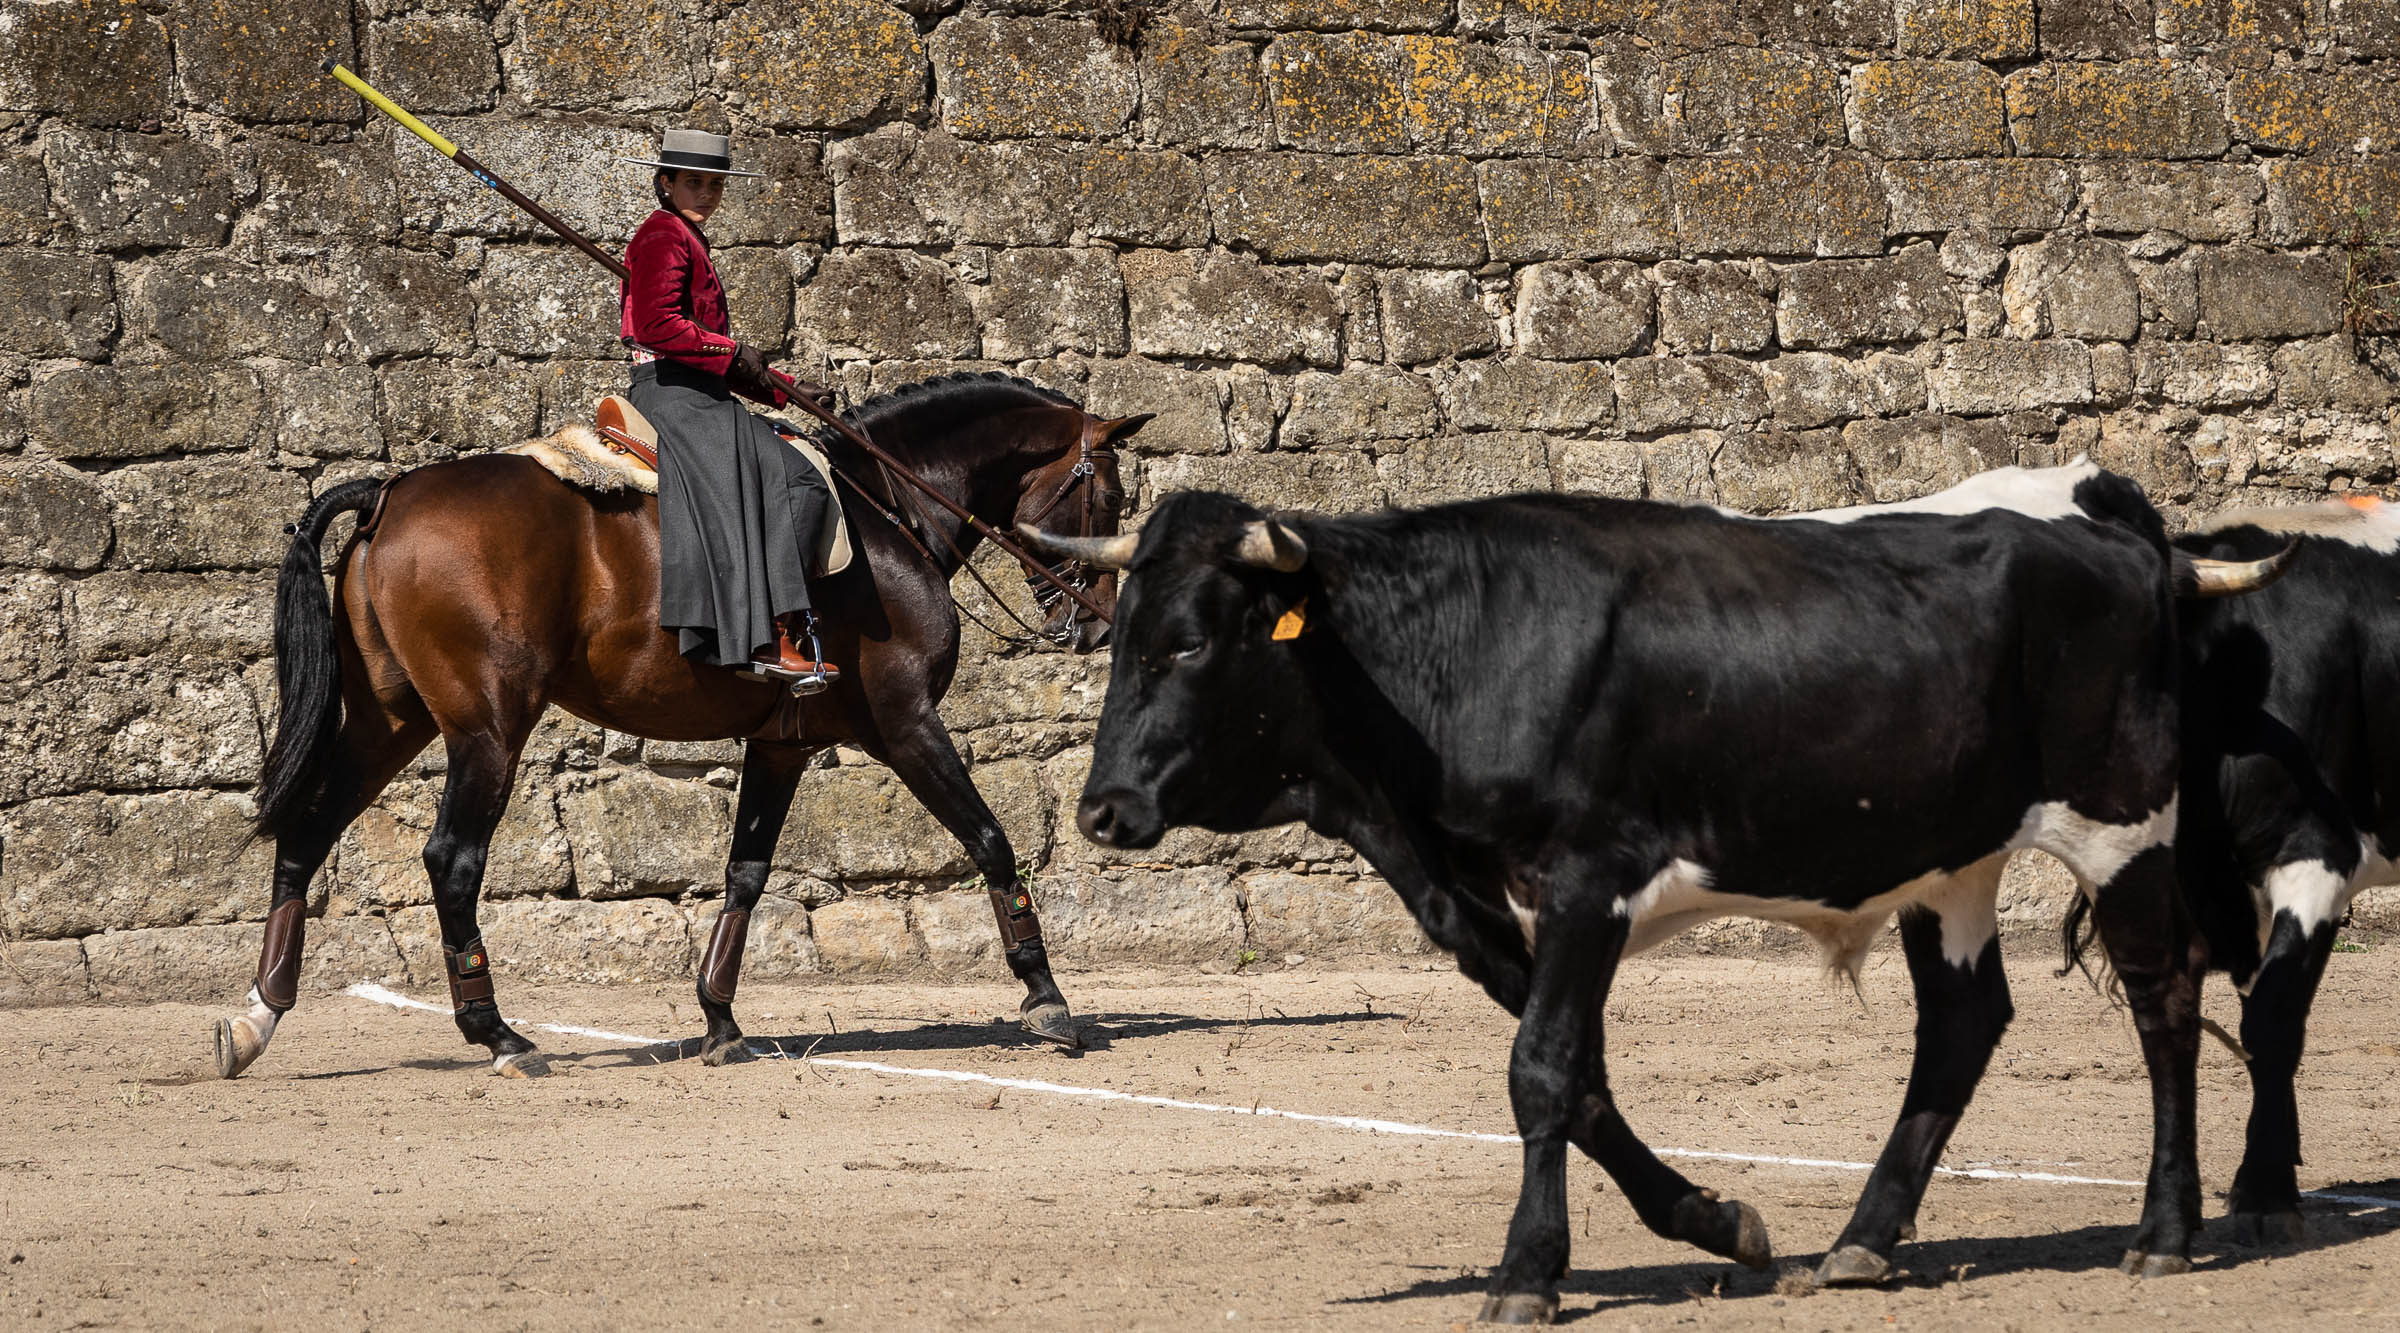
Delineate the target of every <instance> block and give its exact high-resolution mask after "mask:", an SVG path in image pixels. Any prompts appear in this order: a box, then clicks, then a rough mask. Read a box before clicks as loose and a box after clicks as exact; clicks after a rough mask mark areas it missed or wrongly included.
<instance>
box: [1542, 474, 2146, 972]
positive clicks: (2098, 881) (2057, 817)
mask: <svg viewBox="0 0 2400 1333" xmlns="http://www.w3.org/2000/svg"><path fill="white" fill-rule="evenodd" d="M2052 470H2053V471H2057V470H2059V469H2052ZM2175 805H2176V799H2175V798H2174V797H2172V796H2170V797H2168V798H2167V803H2166V804H2165V805H2163V806H2161V807H2160V808H2159V809H2158V810H2157V811H2155V812H2154V813H2152V814H2150V815H2149V816H2147V817H2145V818H2143V819H2140V820H2137V821H2135V822H2134V823H2130V824H2111V823H2109V822H2107V821H2105V820H2098V819H2093V818H2091V817H2089V816H2087V815H2081V814H2077V813H2076V812H2075V811H2073V810H2071V809H2069V808H2068V807H2067V804H2066V802H2064V801H2048V802H2044V803H2043V804H2041V805H2037V806H2035V807H2033V808H2032V809H2030V810H2028V811H2026V812H2025V818H2024V819H2023V820H2022V821H2021V822H2020V823H2019V824H2018V827H2017V832H2016V834H2015V835H2014V836H2013V837H2011V838H2010V839H2009V840H2008V841H2007V842H2006V843H2005V844H2003V845H2001V846H1999V847H1996V848H1994V849H1992V851H1990V852H1989V853H1987V854H1986V855H1984V856H1982V857H1979V858H1977V859H1976V860H1975V861H1973V862H1971V863H1969V864H1968V865H1965V866H1962V867H1960V868H1959V869H1958V870H1956V871H1939V870H1936V871H1930V872H1928V873H1926V874H1923V875H1919V876H1917V877H1916V878H1915V879H1912V880H1909V881H1908V882H1907V883H1905V884H1902V885H1900V886H1898V887H1897V888H1893V889H1890V890H1887V891H1885V892H1883V893H1879V894H1876V895H1875V896H1874V897H1872V898H1869V899H1867V900H1866V901H1865V902H1862V903H1860V904H1859V905H1858V906H1856V907H1852V908H1841V907H1836V906H1833V905H1832V904H1830V903H1824V902H1819V901H1816V900H1814V899H1808V898H1760V897H1755V896H1753V895H1750V894H1746V893H1724V892H1720V891H1719V890H1717V889H1714V888H1712V887H1710V884H1711V879H1712V877H1711V875H1710V874H1709V872H1708V870H1707V869H1706V868H1705V867H1702V866H1700V865H1699V864H1697V863H1695V862H1692V861H1687V860H1683V859H1680V858H1679V859H1677V860H1675V861H1672V862H1670V863H1668V865H1667V866H1666V867H1665V868H1664V869H1662V870H1660V871H1659V872H1658V873H1657V874H1655V875H1653V876H1651V878H1650V882H1649V883H1648V884H1645V885H1643V886H1642V889H1641V891H1640V892H1639V893H1636V894H1634V895H1632V896H1631V897H1629V898H1626V899H1624V900H1623V901H1621V902H1620V903H1618V904H1617V912H1618V914H1619V915H1621V916H1625V917H1628V918H1630V919H1631V920H1632V922H1633V930H1632V936H1631V938H1629V939H1628V940H1627V941H1626V945H1625V948H1626V952H1628V953H1640V952H1642V951H1643V950H1645V949H1652V948H1656V947H1657V946H1658V945H1660V944H1663V943H1665V942H1666V941H1668V940H1671V939H1673V938H1675V937H1676V936H1677V935H1680V934H1682V933H1683V932H1685V931H1687V930H1690V929H1691V928H1692V927H1694V926H1697V925H1700V924H1701V923H1703V922H1707V921H1714V920H1716V919H1718V918H1720V917H1728V916H1744V917H1755V918H1757V919H1759V920H1763V921H1774V922H1779V923H1781V924H1783V925H1787V926H1791V927H1793V928H1795V929H1797V930H1800V931H1802V932H1803V933H1805V934H1807V935H1808V936H1809V937H1810V938H1812V939H1814V940H1815V941H1816V942H1817V945H1818V947H1819V948H1820V949H1822V950H1823V951H1824V957H1825V964H1826V966H1827V967H1829V968H1831V969H1832V970H1834V971H1836V972H1840V973H1842V974H1844V975H1847V976H1849V977H1851V978H1852V979H1853V980H1854V981H1855V979H1856V978H1857V975H1858V968H1859V965H1860V964H1861V963H1863V962H1864V961H1865V959H1866V954H1867V949H1868V947H1869V946H1870V945H1872V944H1873V943H1874V942H1875V937H1876V935H1878V934H1880V933H1881V932H1882V930H1883V927H1884V923H1885V922H1887V921H1889V920H1891V918H1892V914H1893V913H1895V912H1898V911H1899V910H1900V909H1901V908H1904V907H1911V906H1914V907H1922V908H1924V909H1925V910H1927V911H1930V912H1932V913H1934V914H1935V915H1936V916H1938V917H1939V918H1940V919H1941V923H1942V957H1943V958H1944V959H1945V960H1946V961H1948V962H1949V963H1950V964H1951V966H1953V967H1959V968H1972V967H1973V966H1974V965H1975V962H1976V960H1977V959H1979V958H1981V957H1982V956H1983V949H1984V946H1985V945H1986V944H1989V943H1990V942H1991V940H1992V937H1993V936H1994V935H1995V934H1997V933H1998V931H1999V914H1998V911H1997V906H1998V903H1999V897H2000V873H2001V871H2002V870H2004V869H2005V868H2006V867H2007V864H2008V856H2009V853H2011V852H2017V851H2022V850H2024V849H2026V848H2029V847H2032V848H2039V849H2041V850H2042V851H2045V852H2048V853H2050V854H2051V855H2052V856H2055V857H2057V858H2058V859H2059V860H2061V861H2064V862H2065V863H2066V865H2067V868H2068V869H2069V870H2071V871H2073V872H2074V873H2075V876H2076V878H2077V879H2079V880H2080V881H2082V883H2083V885H2084V888H2085V891H2086V892H2087V893H2088V892H2089V891H2091V889H2093V888H2094V887H2096V886H2098V885H2102V884H2106V883H2108V882H2109V881H2110V880H2112V879H2115V878H2116V877H2117V875H2118V873H2119V872H2120V871H2122V870H2124V868H2125V867H2126V866H2127V865H2128V864H2130V863H2131V862H2132V861H2133V858H2135V857H2136V856H2139V855H2141V854H2142V853H2143V852H2145V851H2148V850H2149V849H2151V848H2153V847H2157V846H2160V845H2161V844H2164V843H2170V842H2173V841H2174V840H2175ZM1512 905H1513V899H1512ZM1520 911H1521V909H1520ZM1529 929H1530V927H1529Z"/></svg>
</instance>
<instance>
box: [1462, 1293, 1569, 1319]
mask: <svg viewBox="0 0 2400 1333" xmlns="http://www.w3.org/2000/svg"><path fill="white" fill-rule="evenodd" d="M1557 1318H1558V1298H1557V1297H1556V1296H1551V1295H1546V1294H1544V1293H1542V1292H1538V1291H1512V1292H1510V1293H1509V1294H1507V1295H1506V1296H1493V1297H1489V1298H1487V1299H1486V1300H1485V1301H1484V1303H1483V1311H1482V1313H1480V1314H1478V1315H1476V1316H1475V1322H1476V1323H1478V1324H1547V1323H1550V1322H1552V1321H1553V1320H1556V1319H1557Z"/></svg>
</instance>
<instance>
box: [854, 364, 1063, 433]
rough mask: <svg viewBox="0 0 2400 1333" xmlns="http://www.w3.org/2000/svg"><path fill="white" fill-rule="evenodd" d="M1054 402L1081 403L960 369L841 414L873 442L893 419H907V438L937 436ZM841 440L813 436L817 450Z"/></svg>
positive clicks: (1011, 378) (999, 375) (1029, 384)
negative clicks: (962, 422) (957, 425)
mask: <svg viewBox="0 0 2400 1333" xmlns="http://www.w3.org/2000/svg"><path fill="white" fill-rule="evenodd" d="M1033 402H1038V403H1055V404H1058V405H1059V406H1061V407H1072V408H1075V409H1076V410H1078V411H1080V410H1082V408H1083V404H1081V403H1079V402H1077V401H1075V400H1074V399H1072V398H1069V397H1068V396H1067V395H1065V394H1063V393H1060V392H1059V391H1058V390H1056V389H1052V388H1046V387H1044V386H1042V385H1039V384H1036V383H1034V382H1033V381H1032V380H1029V379H1023V378H1020V377H1018V376H1015V375H1011V374H1009V373H1007V372H1006V371H1000V370H985V371H975V370H959V371H953V372H951V373H950V374H947V375H936V376H934V377H933V378H932V379H929V380H919V381H918V382H917V383H915V384H903V385H901V386H900V387H899V388H897V389H891V390H888V391H886V392H883V393H879V394H877V395H875V396H874V397H873V398H870V399H868V400H867V401H865V402H863V403H860V404H859V405H858V406H856V407H853V408H851V409H849V410H848V411H846V412H844V413H842V420H844V421H846V422H849V423H850V424H851V425H852V426H855V427H857V428H858V429H859V430H860V431H862V432H864V433H865V434H866V435H867V436H869V437H870V438H872V437H873V436H874V434H875V431H876V428H877V427H879V426H883V425H886V424H888V423H890V422H892V421H893V420H895V419H896V418H899V417H903V416H905V417H907V418H909V419H910V425H911V433H916V432H921V431H925V430H927V429H928V428H931V429H932V430H934V431H937V432H938V431H939V430H940V429H941V427H942V426H944V425H946V424H947V423H949V422H952V421H956V420H959V419H961V418H965V417H976V416H983V415H986V414H988V413H992V412H998V411H1002V410H1005V409H1007V408H1010V407H1021V406H1023V405H1025V404H1027V403H1033ZM838 438H839V437H838V436H836V435H835V434H834V432H833V431H832V429H830V428H824V429H820V430H819V431H818V432H817V447H818V448H820V449H828V450H830V449H834V448H839V447H845V446H844V445H837V443H836V441H837V439H838Z"/></svg>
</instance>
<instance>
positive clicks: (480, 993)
mask: <svg viewBox="0 0 2400 1333" xmlns="http://www.w3.org/2000/svg"><path fill="white" fill-rule="evenodd" d="M442 962H443V963H444V964H446V965H447V966H448V967H449V969H450V1008H451V1011H452V1012H454V1013H461V1014H463V1013H465V1012H467V1010H469V1009H471V1008H474V1007H476V1006H477V1005H486V1006H490V1007H491V1008H494V1009H497V1008H499V1006H498V1005H496V1004H493V1003H492V959H491V955H490V954H487V953H485V952H484V951H483V937H482V936H481V935H478V936H476V937H475V938H473V939H471V940H468V941H467V947H465V948H463V949H453V948H451V947H450V946H449V945H446V944H445V945H443V946H442Z"/></svg>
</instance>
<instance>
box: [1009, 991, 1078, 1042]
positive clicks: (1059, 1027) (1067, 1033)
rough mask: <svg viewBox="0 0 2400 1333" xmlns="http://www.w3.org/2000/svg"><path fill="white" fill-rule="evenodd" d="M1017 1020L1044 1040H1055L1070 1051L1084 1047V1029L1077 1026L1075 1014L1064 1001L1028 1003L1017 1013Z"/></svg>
mask: <svg viewBox="0 0 2400 1333" xmlns="http://www.w3.org/2000/svg"><path fill="white" fill-rule="evenodd" d="M1017 1022H1018V1024H1019V1025H1021V1026H1022V1027H1023V1028H1024V1029H1025V1030H1026V1031H1027V1032H1029V1033H1032V1034H1033V1035H1034V1036H1036V1037H1039V1038H1041V1039H1042V1040H1043V1041H1047V1042H1055V1043H1057V1044H1058V1045H1060V1046H1064V1047H1066V1048H1067V1049H1068V1050H1070V1051H1073V1050H1081V1049H1082V1048H1083V1029H1081V1028H1079V1027H1077V1026H1075V1016H1074V1015H1073V1014H1071V1013H1069V1012H1068V1011H1067V1006H1066V1005H1065V1004H1064V1003H1062V1002H1058V1001H1053V1002H1051V1003H1049V1004H1035V1005H1028V1006H1026V1007H1025V1009H1024V1010H1023V1011H1021V1012H1020V1013H1019V1014H1018V1015H1017Z"/></svg>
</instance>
